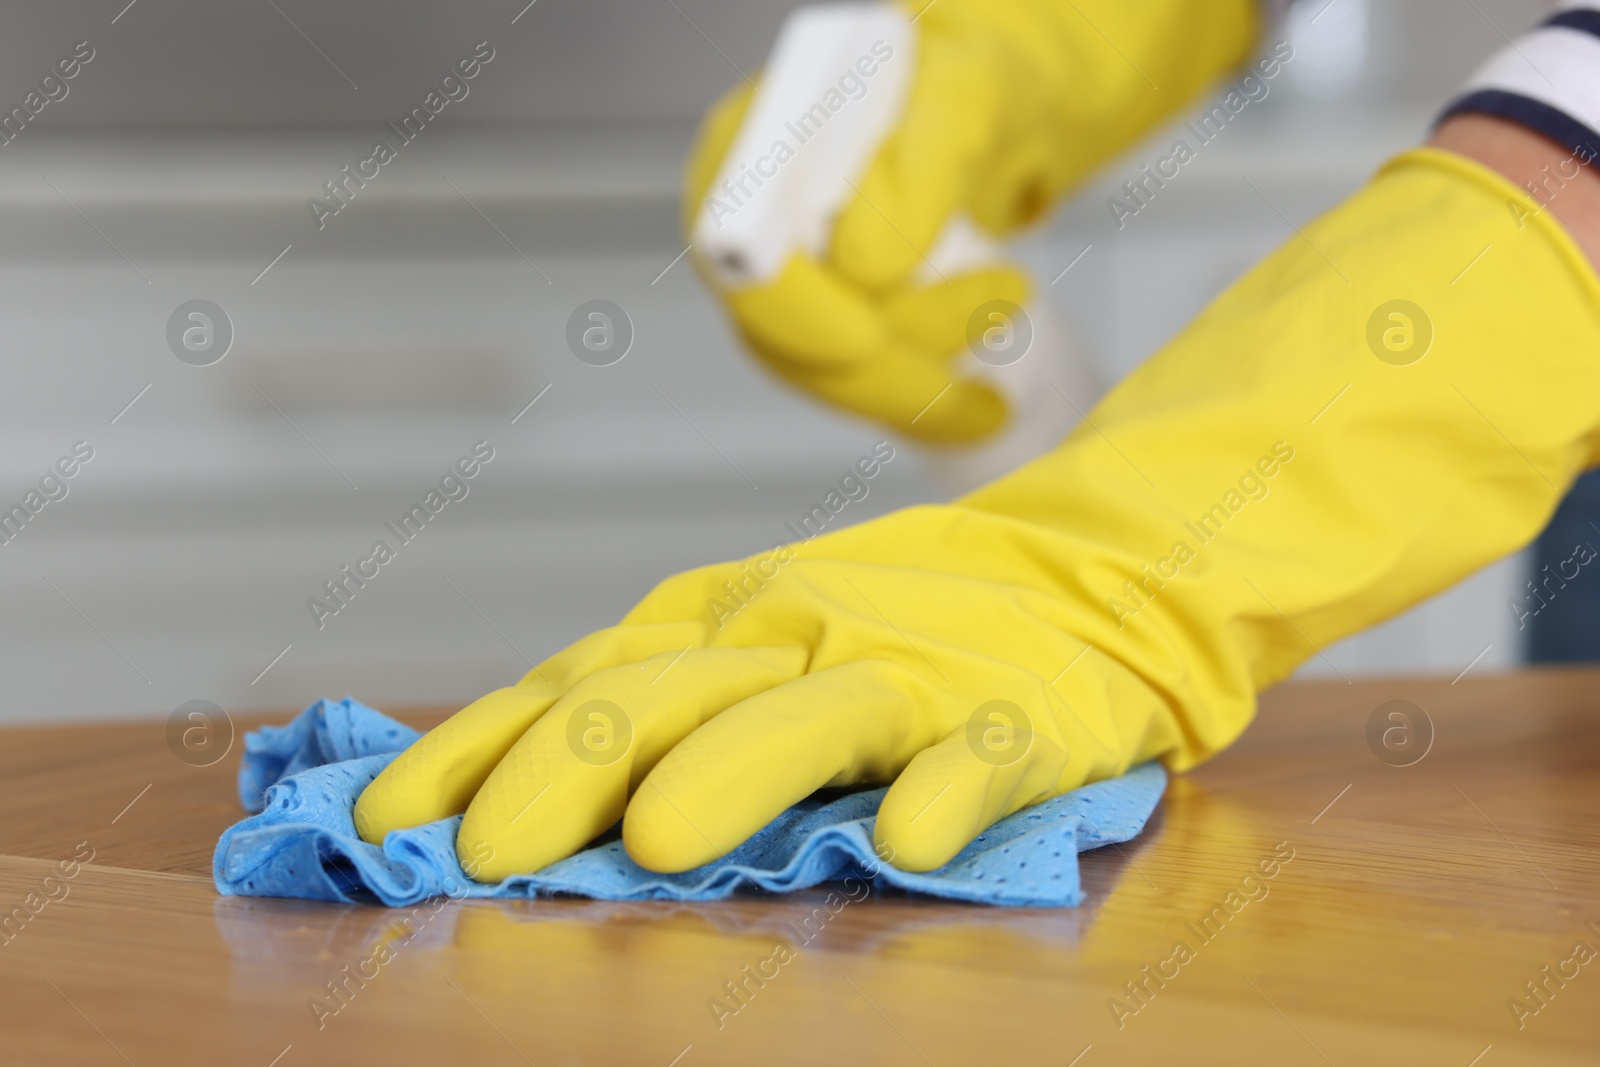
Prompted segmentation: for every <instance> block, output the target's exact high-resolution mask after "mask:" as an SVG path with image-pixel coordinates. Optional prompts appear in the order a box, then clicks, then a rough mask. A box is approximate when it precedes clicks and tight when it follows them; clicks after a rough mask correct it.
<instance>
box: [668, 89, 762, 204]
mask: <svg viewBox="0 0 1600 1067" xmlns="http://www.w3.org/2000/svg"><path fill="white" fill-rule="evenodd" d="M755 92H756V90H755V87H754V86H753V85H751V84H750V83H748V82H741V83H740V84H738V85H735V86H734V87H733V88H732V89H729V90H728V91H727V92H725V93H723V94H722V96H721V97H719V98H718V99H717V102H716V103H715V104H712V105H711V109H710V110H709V111H707V112H706V114H705V117H704V118H703V119H701V120H700V128H699V129H698V130H697V131H695V136H694V147H692V148H691V149H690V150H689V158H688V159H687V160H685V161H684V165H683V232H684V233H688V232H689V231H690V230H692V229H694V222H695V217H696V216H698V215H699V214H700V212H701V211H703V210H705V201H706V193H708V192H709V191H710V189H711V183H712V182H714V181H716V179H717V171H718V170H719V169H720V168H721V167H722V161H723V159H724V157H726V156H727V154H728V150H729V149H731V148H732V147H733V142H734V138H736V137H738V136H739V126H740V124H742V123H743V122H744V116H745V112H747V111H749V110H750V101H751V100H752V99H754V98H755Z"/></svg>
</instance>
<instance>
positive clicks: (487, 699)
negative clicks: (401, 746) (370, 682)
mask: <svg viewBox="0 0 1600 1067" xmlns="http://www.w3.org/2000/svg"><path fill="white" fill-rule="evenodd" d="M561 693H562V690H561V689H559V688H557V687H555V686H553V685H547V684H544V683H539V682H535V683H533V684H526V683H525V684H522V685H515V686H510V687H508V688H505V689H496V690H495V691H494V692H492V693H489V694H488V695H486V696H482V697H479V698H478V699H477V700H474V701H473V702H472V703H471V704H468V705H467V706H466V707H464V708H462V709H461V710H460V711H458V712H456V713H455V714H454V715H452V716H450V718H448V719H446V720H445V721H444V722H442V723H440V724H439V725H438V726H435V727H434V728H433V729H432V730H429V731H428V732H427V733H425V734H423V735H422V736H421V737H420V738H418V739H417V741H416V743H415V744H413V745H412V746H411V747H410V748H408V749H406V750H405V751H404V752H402V753H400V755H398V756H396V757H395V759H394V762H393V763H390V764H389V766H387V767H385V768H384V769H383V772H382V773H381V774H379V775H378V777H376V778H374V779H373V780H372V782H371V783H370V784H369V785H368V786H367V787H366V788H365V789H363V790H362V791H361V795H360V796H359V797H357V798H356V806H355V824H356V833H358V834H360V835H361V839H362V840H363V841H366V842H367V843H369V844H373V845H378V844H382V843H383V838H384V835H385V834H387V833H388V832H389V831H390V830H402V829H405V828H407V827H411V826H420V825H422V824H423V823H429V822H434V821H435V820H437V819H444V818H448V817H449V816H451V815H454V814H455V813H456V812H458V811H460V810H461V809H463V808H465V807H466V806H467V802H468V801H469V800H471V799H472V796H473V794H474V793H476V792H477V791H478V787H479V786H480V785H482V784H483V780H484V779H485V778H486V777H488V775H489V772H490V771H491V770H493V769H494V766H495V764H497V763H499V762H500V760H501V759H502V758H503V757H504V756H505V754H506V752H507V751H509V750H510V748H511V746H512V745H514V744H515V743H516V741H517V738H519V737H521V736H522V735H523V733H525V732H526V731H527V729H528V727H529V726H531V725H532V724H533V723H534V721H535V720H536V719H538V718H539V716H541V715H543V714H544V713H545V711H546V710H547V709H548V708H549V707H550V706H551V705H552V704H554V703H555V702H556V700H557V699H558V698H559V697H560V696H561Z"/></svg>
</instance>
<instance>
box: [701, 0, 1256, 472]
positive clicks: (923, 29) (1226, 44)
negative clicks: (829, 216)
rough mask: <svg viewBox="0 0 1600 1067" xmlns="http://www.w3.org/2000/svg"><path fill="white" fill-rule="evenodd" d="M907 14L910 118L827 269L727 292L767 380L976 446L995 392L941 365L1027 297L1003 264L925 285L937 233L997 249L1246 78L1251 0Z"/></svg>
mask: <svg viewBox="0 0 1600 1067" xmlns="http://www.w3.org/2000/svg"><path fill="white" fill-rule="evenodd" d="M903 6H905V7H906V9H907V10H908V11H910V12H911V13H912V14H914V15H918V17H917V21H916V24H915V26H916V31H917V35H916V47H915V63H916V72H915V75H914V77H913V81H912V87H911V91H910V94H909V98H908V102H907V105H906V108H905V113H904V117H903V118H902V119H901V121H900V123H899V125H898V127H897V129H896V130H895V132H894V133H893V134H892V135H891V136H890V137H889V139H888V140H887V141H886V142H885V143H884V144H883V146H882V147H881V149H880V150H879V152H878V154H877V156H876V159H875V161H874V163H873V164H872V165H871V167H870V168H869V169H868V171H867V173H866V174H865V175H863V176H862V178H861V179H860V181H859V182H858V183H857V190H858V191H857V193H856V194H854V195H853V196H852V198H851V200H850V202H849V203H848V204H847V206H846V207H845V209H844V211H843V212H842V214H841V215H840V217H839V220H838V223H837V226H836V230H835V233H834V237H833V242H832V250H831V252H830V254H829V255H828V256H827V257H826V258H824V259H822V260H816V259H813V258H811V257H808V256H805V255H797V256H795V257H794V258H793V259H792V260H791V261H790V263H789V264H788V266H787V268H786V269H785V270H784V271H783V272H782V273H781V274H780V275H779V276H778V277H777V278H776V279H774V280H773V281H771V282H770V283H767V284H763V285H757V286H754V287H750V288H746V289H742V290H739V291H729V292H725V293H724V294H723V296H724V298H725V300H726V302H727V305H728V309H729V312H730V313H731V315H732V317H733V320H734V323H735V325H736V326H737V328H738V329H739V331H740V333H741V334H742V336H743V337H744V339H745V340H746V342H747V343H748V344H749V345H750V347H751V349H752V350H753V351H754V352H755V353H756V355H757V356H758V357H759V358H760V359H761V360H762V361H763V362H764V363H765V364H766V365H767V366H768V367H769V368H771V369H772V370H773V371H774V372H776V373H777V374H778V375H779V376H781V377H783V378H785V379H787V380H789V381H791V382H793V383H795V384H796V385H798V386H800V387H801V388H803V389H805V390H807V391H809V392H811V393H813V394H814V395H816V396H819V397H822V398H823V399H825V400H827V401H829V402H830V403H832V404H834V405H836V406H838V407H841V408H844V409H846V410H848V411H853V412H856V413H858V414H861V415H865V416H867V417H869V418H872V419H876V420H878V421H879V422H881V423H884V424H886V425H888V426H891V427H893V428H894V429H896V430H897V431H900V432H903V433H906V434H908V435H910V436H913V437H919V438H923V439H926V440H929V441H936V442H962V441H970V440H975V439H978V438H982V437H985V436H987V435H989V434H991V433H993V432H994V431H996V430H997V429H998V428H1000V426H1001V425H1002V424H1003V423H1004V422H1005V419H1006V414H1007V412H1006V405H1005V401H1004V400H1003V399H1002V398H1001V396H1000V395H999V394H998V393H996V392H995V390H993V389H992V388H990V387H989V386H988V385H987V384H984V383H982V382H979V381H976V380H965V379H963V380H953V376H952V373H951V371H950V369H949V364H950V362H951V360H952V357H954V356H955V355H956V354H957V353H958V352H960V351H963V350H964V349H965V347H966V343H967V337H966V330H967V320H968V318H969V317H970V316H971V315H972V313H973V311H974V310H975V309H977V308H978V306H979V305H981V304H983V303H985V302H987V301H990V300H1008V301H1010V302H1012V303H1014V304H1022V303H1023V302H1024V300H1025V299H1026V296H1027V291H1028V284H1027V280H1026V278H1025V276H1024V275H1023V273H1022V272H1021V271H1020V270H1018V269H1016V268H1012V267H995V268H992V269H986V270H982V271H976V272H972V273H970V274H966V275H954V276H937V275H934V274H933V273H932V272H931V271H930V270H929V269H928V268H927V267H925V266H924V264H925V262H926V260H927V256H928V253H929V252H930V250H932V249H933V248H934V245H935V242H936V241H937V239H938V237H939V235H940V234H941V233H942V232H943V231H944V229H945V225H946V223H947V222H949V220H950V219H951V217H952V216H954V215H957V214H962V213H965V214H969V215H970V216H971V217H972V218H973V219H974V220H975V221H976V222H977V224H978V225H979V226H980V227H981V228H983V229H985V230H987V231H989V232H990V233H991V234H994V235H997V236H998V235H1004V234H1008V233H1011V232H1013V231H1015V230H1016V229H1018V228H1019V227H1021V226H1024V225H1026V224H1028V223H1030V222H1033V221H1034V220H1036V219H1038V218H1039V217H1040V216H1041V215H1043V213H1044V212H1045V211H1046V209H1048V208H1049V207H1050V206H1051V205H1052V204H1053V203H1054V202H1055V201H1056V200H1057V199H1058V198H1059V197H1060V196H1061V194H1062V193H1063V192H1065V191H1066V190H1067V189H1069V188H1071V187H1072V186H1073V185H1075V184H1076V183H1077V182H1078V181H1080V180H1081V179H1082V178H1083V176H1084V175H1085V174H1087V173H1088V172H1089V171H1091V170H1093V169H1094V168H1095V167H1097V166H1098V165H1100V164H1101V163H1103V162H1104V161H1105V160H1107V159H1108V158H1110V157H1111V156H1112V155H1114V154H1116V153H1117V152H1118V151H1120V150H1121V149H1123V148H1124V147H1126V146H1127V145H1129V144H1131V143H1132V142H1133V141H1135V140H1136V139H1137V138H1138V137H1140V136H1142V135H1143V134H1144V133H1146V132H1147V131H1148V130H1150V129H1151V128H1152V127H1154V126H1155V124H1156V123H1157V122H1158V121H1160V120H1161V119H1162V118H1164V117H1166V116H1168V115H1170V114H1172V113H1174V112H1175V111H1176V110H1177V109H1179V108H1181V107H1182V106H1184V105H1185V104H1186V103H1188V102H1189V101H1190V100H1191V99H1193V97H1194V96H1195V95H1197V94H1198V93H1199V92H1200V91H1202V90H1203V89H1204V88H1205V87H1206V86H1207V85H1209V84H1210V83H1211V82H1212V81H1213V80H1215V79H1216V78H1218V77H1219V76H1221V75H1222V74H1224V73H1226V72H1227V71H1228V70H1230V69H1232V68H1233V67H1234V66H1236V65H1238V64H1239V63H1241V62H1242V61H1243V59H1244V57H1245V54H1246V51H1247V50H1248V49H1249V47H1250V46H1251V43H1252V42H1253V40H1254V38H1255V35H1256V33H1257V29H1258V22H1259V15H1258V11H1257V8H1258V0H1226V2H1222V3H1213V4H1193V3H1185V2H1183V0H1146V2H1142V3H1138V4H1128V3H1125V2H1118V0H1074V2H1071V3H1069V2H1067V0H938V2H937V3H932V4H929V3H926V0H905V4H904V5H903ZM919 12H920V14H918V13H919ZM1158 86H1159V88H1158ZM751 96H752V90H751V88H750V87H749V86H748V85H741V86H739V87H738V88H736V89H734V90H733V91H732V92H730V93H729V94H728V95H727V96H726V97H724V98H723V99H722V100H721V101H720V102H719V103H717V104H716V105H715V106H714V107H713V108H712V109H711V111H710V112H709V113H708V114H707V116H706V119H705V121H704V123H703V124H702V127H701V131H700V134H699V137H698V140H697V143H696V145H695V148H694V150H693V152H692V153H691V155H690V158H689V162H688V166H687V171H686V175H685V180H684V189H685V196H686V198H685V201H684V213H685V229H690V228H692V226H693V224H694V220H695V218H696V216H697V215H698V214H699V213H700V212H701V211H702V210H703V208H704V206H705V203H706V196H707V193H708V191H709V190H710V187H711V185H712V182H713V181H714V180H715V177H716V174H717V171H718V168H719V167H720V166H721V164H722V161H723V157H724V156H725V155H726V154H727V152H728V150H729V147H730V145H731V144H732V142H733V140H734V137H735V135H736V134H737V132H738V129H739V126H740V124H741V122H742V121H743V118H744V115H745V111H746V109H747V107H748V105H749V103H750V99H751ZM919 268H921V273H922V274H924V275H927V276H928V277H922V278H919V277H918V271H919ZM706 273H707V278H708V281H709V282H710V283H711V284H712V286H713V288H716V287H717V282H716V279H715V278H714V277H711V276H710V272H706ZM930 279H931V281H930ZM947 387H948V389H949V391H948V392H944V390H945V389H946V388H947ZM941 393H943V395H941ZM936 397H937V398H938V402H937V403H933V401H934V399H935V398H936ZM930 404H932V406H931V407H929V405H930Z"/></svg>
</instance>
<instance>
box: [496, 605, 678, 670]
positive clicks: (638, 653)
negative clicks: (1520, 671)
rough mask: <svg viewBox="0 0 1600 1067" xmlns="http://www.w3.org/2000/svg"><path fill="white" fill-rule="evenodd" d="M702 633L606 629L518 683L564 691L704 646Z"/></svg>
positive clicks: (661, 626) (669, 625)
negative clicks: (610, 671) (620, 668)
mask: <svg viewBox="0 0 1600 1067" xmlns="http://www.w3.org/2000/svg"><path fill="white" fill-rule="evenodd" d="M648 599H649V598H648V597H647V598H646V600H647V601H648ZM705 634H706V628H705V626H704V625H703V624H701V623H698V622H686V621H672V622H652V623H623V624H622V625H620V626H608V627H606V628H605V629H604V630H596V631H595V632H594V633H592V634H588V635H587V636H585V637H581V638H579V639H578V640H576V641H574V642H573V643H572V644H570V645H568V646H567V647H566V648H564V649H562V650H561V651H560V652H557V653H556V654H555V655H553V656H551V657H550V658H549V659H547V660H545V661H544V662H543V663H541V664H539V665H538V666H537V667H535V668H534V669H533V670H531V671H529V672H528V673H527V674H526V675H524V676H523V678H522V681H521V682H519V683H518V684H519V685H525V684H529V683H546V684H553V685H555V686H557V687H558V688H559V689H560V690H561V691H562V692H565V691H566V690H568V689H570V688H571V687H572V686H573V685H574V684H576V683H577V682H579V681H581V680H582V679H584V678H587V677H588V676H589V675H591V674H594V673H595V672H596V671H602V670H605V669H606V668H607V667H615V666H617V665H619V664H622V663H638V662H639V661H640V660H645V659H649V658H650V657H651V656H655V655H659V654H660V653H662V652H673V653H676V652H679V651H681V650H682V649H685V648H693V647H696V646H699V645H703V644H704V643H705Z"/></svg>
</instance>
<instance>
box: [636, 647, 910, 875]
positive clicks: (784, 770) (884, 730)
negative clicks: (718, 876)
mask: <svg viewBox="0 0 1600 1067" xmlns="http://www.w3.org/2000/svg"><path fill="white" fill-rule="evenodd" d="M932 699H933V696H932V693H931V690H930V688H929V685H928V683H926V682H924V681H923V680H922V679H920V678H918V677H917V676H916V675H914V674H912V673H911V672H910V671H908V670H906V669H905V668H902V667H899V666H897V665H894V664H891V663H887V662H884V661H881V660H861V661H857V662H853V663H847V664H843V665H841V666H838V667H830V668H828V669H827V670H823V671H818V672H816V673H815V674H807V675H805V676H804V677H801V678H798V679H796V680H795V681H792V682H789V683H788V684H787V685H781V686H778V687H777V688H775V689H770V690H767V691H766V692H764V693H760V694H758V695H756V696H753V697H750V698H749V699H748V700H745V701H743V702H741V703H739V704H737V705H735V706H734V707H731V708H729V709H728V710H727V711H724V712H723V713H722V714H721V715H719V716H717V717H716V718H714V719H712V720H711V721H710V722H708V723H706V724H705V725H704V726H702V727H700V729H698V730H696V731H695V732H694V733H692V734H690V735H689V736H688V737H687V738H685V739H684V740H683V741H682V742H681V743H680V744H679V745H678V746H677V747H675V748H674V749H672V751H670V752H668V753H667V754H666V755H665V756H664V757H662V759H661V761H660V762H659V763H657V764H656V766H655V769H654V770H652V771H651V772H650V773H649V775H647V776H646V777H645V779H644V782H643V783H642V784H641V785H640V786H639V788H638V789H637V790H636V791H635V793H634V796H633V800H632V801H631V802H630V803H629V804H628V810H627V814H626V815H624V817H623V820H622V840H623V843H624V844H625V845H626V846H627V849H628V854H629V855H630V856H632V857H633V858H634V860H635V862H637V863H639V864H640V865H641V866H644V867H647V868H649V869H650V870H653V871H662V872H676V871H687V870H690V869H691V868H694V867H698V866H700V865H701V864H705V863H709V862H711V861H712V860H715V859H718V858H719V857H722V856H725V855H726V854H727V853H728V852H729V851H731V850H732V849H734V848H735V847H737V846H738V845H740V844H741V843H743V842H744V841H745V840H746V839H747V838H749V836H750V835H751V834H753V833H755V832H756V831H757V830H759V829H761V828H762V827H763V826H765V825H766V824H767V823H769V822H771V821H772V820H773V819H774V818H776V817H777V816H778V815H780V814H781V813H782V812H783V811H784V810H785V809H786V808H788V807H789V806H791V805H793V804H795V803H796V802H798V801H800V800H803V799H805V798H806V797H807V796H809V795H811V794H812V793H814V792H815V791H816V790H818V789H820V788H822V787H823V786H830V785H851V784H854V783H857V782H887V781H890V780H892V779H893V778H894V776H895V775H896V774H898V773H899V772H900V770H901V768H903V767H904V766H905V765H906V764H907V763H909V762H910V761H911V759H912V757H913V756H915V755H916V753H917V752H919V751H920V750H922V749H923V748H926V747H927V746H928V745H931V744H933V743H935V742H936V741H938V740H939V734H938V733H937V732H935V726H934V724H933V720H934V718H935V716H931V715H928V714H926V710H925V706H926V705H927V704H928V703H929V702H930V701H931V700H932Z"/></svg>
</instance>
